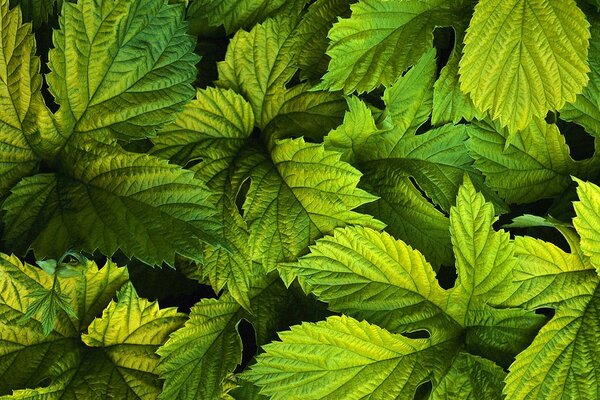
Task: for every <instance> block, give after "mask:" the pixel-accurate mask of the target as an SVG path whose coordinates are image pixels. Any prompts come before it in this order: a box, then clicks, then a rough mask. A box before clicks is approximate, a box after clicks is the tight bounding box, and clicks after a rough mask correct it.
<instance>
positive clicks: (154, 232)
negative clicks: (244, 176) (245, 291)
mask: <svg viewBox="0 0 600 400" xmlns="http://www.w3.org/2000/svg"><path fill="white" fill-rule="evenodd" d="M63 163H64V171H63V172H64V174H63V173H57V174H43V175H36V176H33V177H30V178H26V179H24V180H22V181H21V182H20V183H19V184H18V185H17V186H16V187H15V188H14V189H13V191H12V194H11V196H9V198H8V199H7V200H6V201H5V202H4V205H3V208H4V210H5V211H6V214H5V216H4V222H5V232H4V240H5V241H6V243H7V244H8V246H9V247H10V248H13V249H16V250H17V251H19V252H23V253H24V252H26V251H27V250H28V248H29V246H30V244H31V248H33V249H34V251H35V252H36V254H37V255H38V257H40V258H41V257H49V258H55V259H56V258H58V257H60V255H62V254H63V253H64V252H65V251H66V250H69V249H72V248H78V249H81V250H82V251H88V252H93V251H95V250H96V249H98V250H100V251H101V252H102V253H103V254H107V255H111V254H113V253H114V252H115V251H116V250H117V249H121V250H122V251H123V252H124V253H125V255H127V256H128V257H131V256H135V257H137V258H139V259H140V260H142V261H144V262H146V263H148V264H152V265H160V264H161V263H162V262H163V261H164V262H167V263H168V264H170V265H173V262H174V257H175V253H178V254H181V255H184V256H186V257H189V258H192V259H196V260H200V259H202V254H201V253H202V249H201V247H200V240H202V241H208V242H209V243H216V242H215V240H213V237H214V231H215V229H216V228H217V223H216V222H215V221H214V219H213V218H212V215H213V213H214V208H213V206H211V204H212V201H211V197H210V194H209V192H208V190H207V189H206V186H205V185H204V184H203V183H202V182H201V181H199V180H197V179H195V178H194V177H193V173H192V172H190V171H185V170H182V169H180V168H179V167H177V166H174V165H168V164H167V163H166V161H163V160H160V159H158V158H155V157H150V156H148V155H144V154H134V153H126V152H124V151H119V150H117V149H116V148H114V147H112V146H109V145H103V144H101V143H99V142H90V143H84V144H80V145H79V146H77V147H75V146H70V147H69V151H68V152H66V153H64V159H63ZM32 199H33V201H32ZM148 243H151V244H152V245H148Z"/></svg>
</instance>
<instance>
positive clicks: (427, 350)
mask: <svg viewBox="0 0 600 400" xmlns="http://www.w3.org/2000/svg"><path fill="white" fill-rule="evenodd" d="M279 337H280V338H281V342H273V343H271V344H269V345H266V346H264V347H263V348H264V350H265V353H263V354H261V355H259V356H258V362H257V364H255V365H254V366H253V367H252V368H251V369H250V370H249V371H248V372H245V373H244V374H243V375H242V376H243V377H244V378H246V379H248V380H250V381H252V382H254V383H256V384H257V385H259V386H261V387H262V390H261V393H263V394H266V395H268V396H271V399H273V400H279V399H289V398H302V399H306V400H312V399H314V400H316V399H323V400H326V399H348V400H354V399H362V398H367V397H368V398H372V399H383V398H412V396H413V395H414V392H415V390H416V388H417V387H418V386H419V385H420V383H421V382H424V381H426V380H428V379H430V378H431V372H433V376H434V377H437V376H439V375H441V370H442V368H443V367H442V366H441V365H442V364H443V363H444V358H445V357H447V356H446V355H445V354H448V353H447V352H448V351H450V349H451V348H452V344H451V343H448V342H444V341H443V340H442V341H441V342H438V343H435V342H434V343H432V342H431V341H430V340H425V339H418V340H415V339H407V338H405V337H403V336H401V335H394V334H391V333H389V332H388V331H386V330H384V329H382V328H379V327H377V326H376V325H371V324H369V323H367V322H366V321H362V322H359V321H357V320H355V319H352V318H350V317H346V316H341V317H337V316H336V317H329V318H328V319H327V320H326V321H322V322H318V323H316V324H312V323H304V324H302V325H296V326H293V327H292V328H291V331H286V332H281V333H280V334H279ZM432 370H433V371H432Z"/></svg>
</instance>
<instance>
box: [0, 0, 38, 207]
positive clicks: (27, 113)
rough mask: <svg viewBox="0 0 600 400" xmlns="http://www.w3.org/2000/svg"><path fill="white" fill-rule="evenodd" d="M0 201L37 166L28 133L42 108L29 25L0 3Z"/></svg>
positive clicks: (18, 14) (16, 12)
mask: <svg viewBox="0 0 600 400" xmlns="http://www.w3.org/2000/svg"><path fill="white" fill-rule="evenodd" d="M0 33H1V34H2V36H1V39H0V108H1V109H2V115H0V199H3V198H4V197H5V196H7V195H8V193H9V190H10V188H11V187H12V186H13V185H14V184H16V183H17V182H18V181H19V180H20V179H21V178H23V177H25V176H27V175H29V174H30V173H32V172H33V171H34V170H35V169H36V167H37V164H38V159H37V156H36V155H35V154H34V152H33V150H32V148H31V146H30V144H29V141H28V134H30V133H31V132H32V131H33V130H35V129H36V111H37V110H38V109H40V108H44V107H45V105H44V102H43V100H42V95H41V93H40V87H41V85H42V78H41V75H40V60H39V58H38V57H36V56H35V40H34V37H33V35H32V34H31V26H30V25H23V24H22V22H21V12H20V10H19V9H18V8H17V9H13V10H10V11H9V8H8V1H7V0H2V1H1V2H0Z"/></svg>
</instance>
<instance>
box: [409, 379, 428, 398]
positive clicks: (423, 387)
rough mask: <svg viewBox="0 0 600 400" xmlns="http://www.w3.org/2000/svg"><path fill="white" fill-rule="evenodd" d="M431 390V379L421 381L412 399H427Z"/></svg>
mask: <svg viewBox="0 0 600 400" xmlns="http://www.w3.org/2000/svg"><path fill="white" fill-rule="evenodd" d="M432 390H433V384H432V383H431V381H427V382H423V383H421V384H420V385H419V386H418V387H417V389H416V390H415V395H414V397H413V399H414V400H421V399H428V398H429V395H430V394H431V391H432Z"/></svg>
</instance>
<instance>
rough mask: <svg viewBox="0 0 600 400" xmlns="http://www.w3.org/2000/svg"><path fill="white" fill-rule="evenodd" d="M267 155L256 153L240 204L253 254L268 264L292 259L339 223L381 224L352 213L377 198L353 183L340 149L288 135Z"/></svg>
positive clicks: (356, 174)
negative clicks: (335, 149) (287, 137)
mask: <svg viewBox="0 0 600 400" xmlns="http://www.w3.org/2000/svg"><path fill="white" fill-rule="evenodd" d="M271 158H272V161H271V160H267V159H266V158H265V157H263V156H261V155H260V154H258V155H256V156H255V157H254V159H255V161H254V165H255V167H254V168H253V170H252V172H251V184H250V189H249V191H248V194H247V197H246V201H245V203H244V218H245V219H246V221H248V224H249V227H250V231H251V236H250V241H251V246H252V251H253V254H254V258H255V259H256V260H260V261H261V262H262V264H263V265H265V266H267V268H269V269H270V268H273V267H275V265H276V264H277V263H278V262H280V261H293V260H295V258H296V257H297V256H298V255H299V254H300V253H301V252H302V251H304V249H306V247H307V246H308V245H309V244H311V243H312V242H313V241H314V240H315V239H317V238H319V237H321V236H323V235H326V234H329V233H331V232H333V230H334V229H335V228H337V227H343V226H346V225H352V224H358V225H365V226H371V227H373V228H376V229H381V228H383V226H384V225H383V224H382V223H381V222H379V221H377V220H375V219H374V218H373V217H371V216H369V215H364V214H360V213H358V212H355V211H352V210H353V209H354V208H356V207H358V206H360V205H363V204H365V203H369V202H371V201H373V200H375V197H374V196H372V195H371V194H369V193H367V192H365V191H364V190H361V189H358V188H357V187H356V186H357V184H358V181H359V179H360V176H361V174H360V172H359V171H358V170H356V169H355V168H353V167H351V166H350V165H349V164H347V163H345V162H343V161H341V160H340V154H339V153H337V152H332V151H327V150H325V149H324V147H323V145H319V144H311V143H305V142H304V140H303V139H295V140H291V139H288V140H283V141H280V142H279V143H278V144H277V145H276V146H275V148H274V149H273V152H272V153H271Z"/></svg>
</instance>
